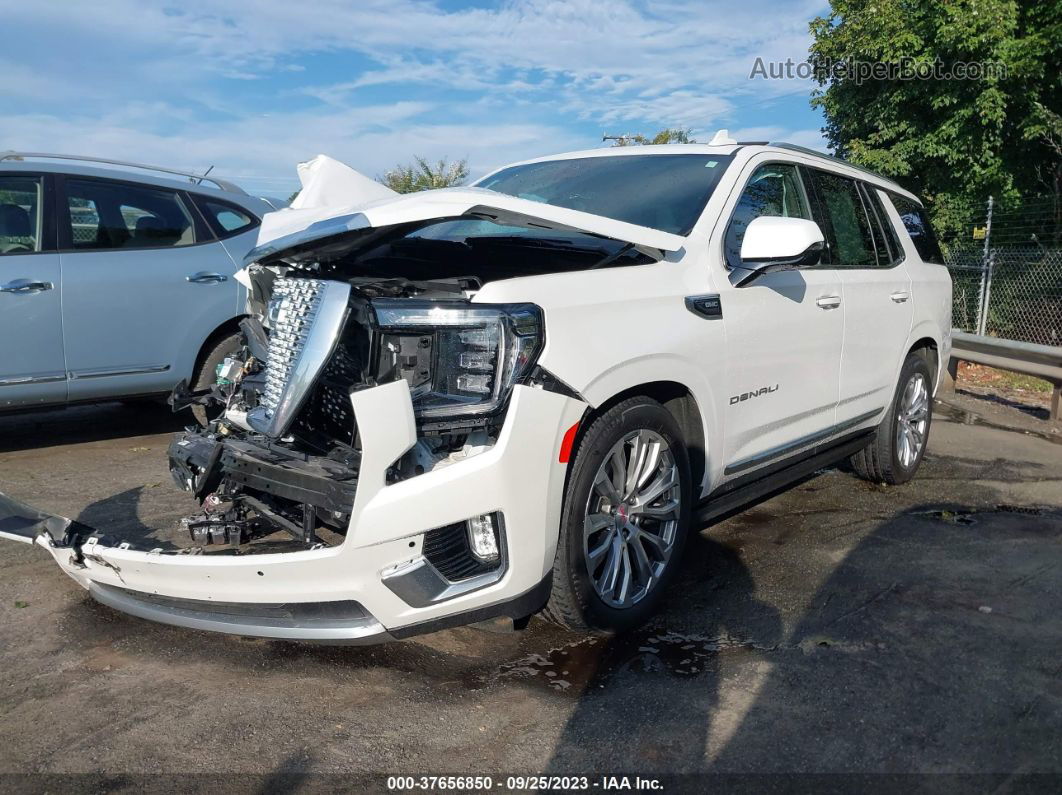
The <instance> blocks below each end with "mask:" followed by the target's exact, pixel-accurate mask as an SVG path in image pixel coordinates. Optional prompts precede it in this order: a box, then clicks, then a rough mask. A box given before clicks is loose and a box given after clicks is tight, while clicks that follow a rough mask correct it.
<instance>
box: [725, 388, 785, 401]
mask: <svg viewBox="0 0 1062 795" xmlns="http://www.w3.org/2000/svg"><path fill="white" fill-rule="evenodd" d="M777 391H778V384H775V385H774V386H761V387H760V388H759V389H750V390H749V391H748V392H742V393H741V394H740V395H734V396H733V397H731V398H730V405H731V406H733V405H734V404H735V403H741V402H742V401H743V400H748V399H749V398H754V397H759V396H760V395H769V394H771V393H772V392H777Z"/></svg>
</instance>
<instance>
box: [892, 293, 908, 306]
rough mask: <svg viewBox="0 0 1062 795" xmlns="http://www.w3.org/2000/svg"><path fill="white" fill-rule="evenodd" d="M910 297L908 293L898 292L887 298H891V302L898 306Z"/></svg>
mask: <svg viewBox="0 0 1062 795" xmlns="http://www.w3.org/2000/svg"><path fill="white" fill-rule="evenodd" d="M910 297H911V294H910V293H909V292H906V291H900V292H898V293H893V294H892V295H890V296H889V298H891V299H892V300H893V301H895V302H896V303H898V304H902V303H903V302H904V301H906V300H907V299H908V298H910Z"/></svg>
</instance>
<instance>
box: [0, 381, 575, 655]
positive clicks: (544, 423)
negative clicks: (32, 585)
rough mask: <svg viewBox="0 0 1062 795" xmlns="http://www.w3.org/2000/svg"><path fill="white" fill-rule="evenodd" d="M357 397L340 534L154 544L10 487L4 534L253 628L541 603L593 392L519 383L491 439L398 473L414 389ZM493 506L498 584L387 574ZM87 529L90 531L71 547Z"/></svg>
mask: <svg viewBox="0 0 1062 795" xmlns="http://www.w3.org/2000/svg"><path fill="white" fill-rule="evenodd" d="M351 402H352V404H353V408H354V414H355V417H356V419H357V423H358V428H359V432H360V434H361V440H362V460H361V471H360V475H359V479H358V486H357V492H356V496H355V499H354V505H353V508H352V511H351V519H350V525H349V527H348V530H347V534H346V538H345V540H344V542H343V543H342V544H340V545H338V546H334V547H329V548H324V549H309V550H300V551H295V552H284V553H273V554H253V555H242V556H233V555H217V556H214V555H194V554H178V553H169V552H163V551H161V550H153V551H150V552H144V551H139V550H134V549H129V548H126V547H123V545H121V544H118V545H113V542H108V541H107V540H106V538H105V537H104V536H101V535H99V534H98V533H95V532H94V531H93V530H92V529H91V528H85V527H84V526H83V525H82V526H79V525H78V524H77V522H71V521H70V520H67V519H63V518H62V517H55V516H51V515H48V514H43V513H40V512H37V511H35V510H34V509H31V508H28V507H27V506H24V505H20V504H19V503H16V502H14V501H11V500H8V499H6V498H3V497H2V496H0V536H4V537H7V538H10V539H15V540H21V541H29V542H34V543H37V544H38V545H40V546H42V547H44V548H45V549H47V550H48V551H49V552H50V553H51V554H52V556H53V557H54V558H55V560H56V562H57V563H58V564H59V566H60V567H61V568H62V569H63V571H65V572H66V573H67V574H69V575H70V576H71V577H72V578H73V579H74V580H76V581H77V582H78V583H79V584H81V585H82V586H83V587H85V588H86V589H87V590H88V591H89V592H90V594H91V595H92V596H93V597H94V598H96V599H97V600H99V601H100V602H102V603H104V604H107V605H109V606H111V607H113V608H115V609H118V610H122V611H124V612H127V613H131V614H133V615H137V616H140V617H142V618H148V619H151V620H155V621H162V622H164V623H169V624H177V625H181V626H187V627H193V628H197V629H207V630H212V631H218V632H227V633H233V634H240V635H248V636H254V637H265V638H278V639H286V640H301V641H316V642H326V643H371V642H379V641H381V640H386V639H388V637H389V636H392V635H393V636H403V637H404V636H407V635H410V634H415V632H417V631H430V630H431V629H434V628H437V627H440V626H446V625H454V624H458V623H462V619H467V620H468V621H476V620H481V619H482V618H486V617H487V616H488V615H490V614H491V613H492V611H493V612H494V614H495V615H506V614H510V615H511V614H513V613H514V612H516V611H518V610H526V611H527V612H533V611H534V610H536V609H537V608H538V607H541V605H542V603H543V602H544V600H545V598H546V596H548V574H549V572H550V571H551V569H552V566H553V558H554V555H555V553H556V545H557V536H558V527H559V523H560V510H561V503H562V498H563V490H564V476H565V465H564V464H561V463H559V460H558V451H559V450H560V447H561V441H562V438H563V435H564V432H565V430H566V429H568V428H569V427H571V426H572V425H573V424H574V423H576V422H577V421H578V420H579V418H580V417H581V416H582V413H583V411H584V409H585V407H586V404H585V403H583V402H582V401H579V400H576V399H573V398H570V397H567V396H564V395H559V394H556V393H553V392H547V391H544V390H540V389H533V388H530V387H525V386H517V387H515V388H514V390H513V395H512V398H511V403H510V405H509V409H508V412H507V415H506V419H505V423H504V425H503V427H502V430H501V432H500V434H499V436H498V439H497V441H496V443H495V444H494V446H493V447H491V448H490V449H489V450H486V451H484V452H482V453H480V454H479V455H476V456H474V457H471V458H469V459H467V460H464V461H461V462H459V463H454V464H451V465H449V466H446V467H444V468H441V469H436V470H433V471H430V472H426V473H424V474H422V475H418V476H416V477H413V478H409V479H408V480H404V481H400V482H397V483H393V484H390V485H388V484H387V483H386V473H387V470H388V468H389V467H390V466H391V465H392V464H393V463H394V462H395V461H396V460H397V459H398V458H399V457H401V456H402V455H403V454H404V453H405V452H406V451H407V450H409V449H410V447H412V445H413V444H414V443H415V441H416V425H415V422H414V417H413V407H412V403H411V401H410V397H409V390H408V387H407V385H406V383H405V382H404V381H398V382H395V383H391V384H385V385H383V386H379V387H375V388H373V389H368V390H364V391H360V392H356V393H354V394H352V395H351ZM487 513H500V514H501V515H502V516H503V517H504V521H505V544H506V550H505V553H506V558H507V567H506V569H505V572H504V574H503V575H502V576H501V577H500V578H499V579H497V581H496V582H493V583H490V584H487V585H485V586H483V587H481V588H477V589H474V590H471V591H462V590H461V589H457V590H456V591H454V592H453V595H449V594H448V595H447V598H443V599H439V600H435V601H429V600H423V599H419V600H418V599H412V600H411V601H412V602H414V603H415V604H410V602H409V601H406V600H404V599H403V598H401V596H399V594H398V593H396V592H395V590H394V589H393V588H391V587H388V586H387V584H385V582H384V577H385V576H386V575H389V574H390V575H393V574H394V572H396V571H404V570H408V569H416V568H417V567H418V566H419V565H423V564H421V563H420V561H422V560H423V558H422V555H421V547H422V544H423V534H424V533H425V532H427V531H428V530H432V529H434V528H438V527H443V526H446V525H450V524H454V523H457V522H461V521H464V520H465V519H467V518H469V517H472V516H477V515H480V514H487ZM104 532H105V529H104ZM77 534H80V535H81V537H82V538H83V539H84V538H85V536H86V535H87V539H85V540H84V543H81V544H80V545H73V546H72V545H71V543H70V539H71V537H73V536H75V535H77ZM544 584H545V587H544ZM425 602H427V603H425ZM533 602H538V604H532V603H533ZM355 605H356V607H355ZM344 611H346V612H344ZM525 614H526V613H525ZM322 616H324V617H322ZM514 617H517V616H516V615H514Z"/></svg>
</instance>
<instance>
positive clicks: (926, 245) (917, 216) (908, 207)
mask: <svg viewBox="0 0 1062 795" xmlns="http://www.w3.org/2000/svg"><path fill="white" fill-rule="evenodd" d="M889 199H890V200H891V201H892V205H893V207H895V208H896V212H897V213H898V214H899V216H900V219H901V220H902V221H903V225H904V228H905V229H906V230H907V234H908V235H910V236H911V242H912V243H914V247H915V249H916V250H917V251H918V256H919V257H921V258H922V261H923V262H936V263H938V264H940V265H943V264H944V256H943V255H942V254H941V253H940V246H939V245H937V237H936V235H934V234H933V227H932V226H930V225H929V219H928V218H927V217H926V211H925V209H924V208H923V207H921V206H920V205H918V204H915V203H914V202H913V201H911V200H910V199H905V198H904V197H903V196H897V195H896V194H890V195H889Z"/></svg>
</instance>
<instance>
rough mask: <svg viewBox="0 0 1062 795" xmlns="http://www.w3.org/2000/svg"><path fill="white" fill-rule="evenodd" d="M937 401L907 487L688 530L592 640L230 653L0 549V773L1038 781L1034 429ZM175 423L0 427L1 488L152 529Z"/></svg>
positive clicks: (16, 776)
mask: <svg viewBox="0 0 1062 795" xmlns="http://www.w3.org/2000/svg"><path fill="white" fill-rule="evenodd" d="M948 399H949V401H952V402H953V403H954V404H955V405H952V406H938V410H937V413H936V414H935V419H934V426H933V430H932V435H931V441H930V447H929V453H928V455H927V458H926V460H925V462H924V464H923V468H922V470H921V472H920V474H919V477H918V478H917V479H916V480H915V481H914V482H912V483H911V484H909V485H907V486H904V487H900V488H885V487H877V486H872V485H869V484H866V483H863V482H861V481H859V480H857V479H855V477H854V476H852V475H851V474H850V473H848V472H846V471H844V470H843V469H831V470H827V471H824V472H822V473H820V474H819V475H818V476H817V477H815V478H813V479H810V480H807V481H805V482H804V483H802V484H801V485H799V486H797V487H796V488H794V489H793V490H791V491H789V492H787V493H785V494H782V495H780V496H777V497H775V498H773V499H771V500H769V501H766V502H763V503H761V504H760V505H758V506H755V507H753V508H751V509H750V510H748V511H747V512H745V513H743V514H740V515H738V516H736V517H734V518H732V519H730V520H728V521H726V522H723V523H720V524H717V525H715V526H713V527H709V528H706V529H704V530H702V531H701V532H700V534H699V535H697V536H696V537H695V538H694V539H693V540H692V543H691V547H690V550H689V554H688V555H687V560H686V562H685V570H684V573H683V576H682V577H681V578H680V581H679V582H678V583H677V584H676V585H675V586H674V588H673V592H672V594H671V598H670V600H669V603H668V606H667V609H666V610H665V611H664V613H663V614H662V615H661V616H660V617H659V619H657V620H656V621H655V622H654V623H653V624H651V625H650V626H648V627H646V628H644V629H643V630H641V631H639V632H637V633H634V634H632V635H630V636H627V637H623V638H618V639H612V640H586V639H583V638H580V637H577V636H572V635H568V634H566V633H564V632H561V631H559V630H557V629H555V628H553V627H551V626H549V625H546V624H545V623H543V622H541V621H538V620H534V621H532V623H531V625H530V627H529V629H527V630H525V631H523V632H511V631H510V632H505V631H501V630H502V628H500V627H495V628H493V629H494V631H488V629H487V628H482V627H478V628H462V629H457V630H450V631H446V632H440V633H437V634H434V635H429V636H424V637H421V638H418V639H415V640H412V641H406V642H401V643H392V644H388V645H384V646H379V647H373V648H327V647H315V646H299V645H294V644H286V643H278V642H269V641H259V640H241V639H236V638H230V637H225V636H216V635H211V634H205V633H196V632H192V631H188V630H181V629H176V628H170V627H165V626H160V625H154V624H150V623H146V622H143V621H140V620H138V619H135V618H131V617H127V616H124V615H122V614H119V613H115V612H113V611H110V610H108V609H107V608H105V607H102V606H99V605H97V604H95V603H94V602H93V601H92V600H91V599H89V598H88V596H87V595H86V594H85V593H84V592H83V591H82V590H81V589H80V588H79V587H78V586H77V585H76V584H75V583H74V582H73V581H72V580H69V579H68V578H66V577H65V576H63V575H62V573H61V572H60V571H59V570H58V569H57V568H56V567H55V565H54V563H52V562H51V559H50V558H49V557H48V556H47V555H46V554H45V553H44V552H43V551H40V550H37V549H34V548H32V547H29V546H25V545H20V544H14V543H5V544H3V545H0V550H2V552H0V625H2V629H0V749H2V750H0V773H3V774H7V775H6V776H0V782H2V784H3V786H4V788H5V789H24V788H32V789H38V790H45V789H47V790H52V791H54V790H55V789H61V788H63V787H64V786H72V787H78V788H82V789H84V788H92V789H120V790H130V791H133V790H144V789H166V788H173V789H195V788H199V789H202V790H210V789H219V788H225V789H230V788H235V789H256V790H261V791H268V790H271V789H275V788H278V787H281V786H282V787H285V788H299V787H300V786H301V787H304V788H312V785H313V784H314V783H317V784H319V785H321V787H322V788H325V789H328V788H331V787H332V786H334V785H336V784H337V783H342V784H344V785H348V786H352V785H356V784H358V783H366V782H367V781H368V779H366V778H365V777H375V776H380V775H391V774H403V775H406V774H409V775H420V774H445V773H461V774H477V775H482V774H494V775H496V776H499V775H504V774H525V775H526V774H530V773H538V772H550V773H555V774H576V773H581V774H591V775H592V776H593V778H592V779H591V780H592V782H594V783H595V784H596V783H597V782H598V781H599V779H598V777H599V776H601V775H608V774H620V773H640V774H642V775H646V776H649V775H651V776H672V775H674V774H689V773H712V774H716V775H719V776H723V775H725V774H735V773H736V774H745V773H757V774H761V775H762V774H774V773H780V774H786V775H793V774H812V773H817V774H838V773H843V774H848V775H849V776H862V777H870V778H861V779H859V780H860V781H863V782H864V783H865V782H874V781H879V782H880V781H885V780H890V781H891V780H892V779H882V778H877V777H876V776H877V774H909V773H924V774H971V775H972V776H973V777H972V778H966V779H951V778H936V779H930V780H931V781H938V782H945V781H947V782H952V783H955V782H961V788H962V790H963V791H969V790H984V791H989V790H995V789H996V788H999V787H1001V785H1006V784H1008V783H1010V784H1014V783H1015V782H1021V785H1022V786H1030V785H1031V786H1035V787H1037V788H1047V789H1052V788H1053V789H1054V790H1055V791H1058V788H1059V786H1062V741H1060V738H1062V654H1060V649H1062V585H1060V583H1062V444H1059V436H1058V434H1057V432H1052V429H1051V428H1049V427H1048V424H1047V423H1043V422H1042V421H1039V420H1037V419H1035V418H1034V417H1032V418H1031V417H1030V416H1029V415H1027V414H1022V412H1021V411H1020V410H1018V409H1014V408H1012V407H1010V406H1006V405H1002V404H991V405H989V404H988V403H986V401H983V400H980V401H979V400H978V399H977V398H975V397H970V396H963V395H959V396H958V397H949V398H948ZM971 401H973V404H972V405H971ZM982 404H984V405H982ZM971 408H972V409H973V410H975V411H977V412H978V414H979V416H975V415H973V414H970V413H969V411H970V410H971ZM178 424H179V423H176V422H175V421H174V419H173V417H172V416H170V415H168V414H167V413H166V412H165V411H164V410H162V409H158V408H155V407H152V406H147V407H141V408H137V409H131V408H128V407H123V406H119V405H117V404H104V405H100V406H90V407H82V408H75V409H69V410H66V411H62V412H47V413H46V412H40V413H36V414H23V415H10V416H7V417H0V490H3V491H5V492H7V493H8V494H10V495H11V496H13V497H15V498H17V499H21V500H24V501H27V502H30V503H31V504H34V505H36V506H38V507H40V508H43V509H45V510H49V511H52V512H56V513H60V514H63V515H67V516H73V517H77V518H79V519H81V520H82V521H84V522H86V523H88V524H92V525H96V526H111V527H132V528H141V529H143V528H144V527H149V528H155V527H166V526H169V525H170V524H172V522H174V521H175V519H176V518H177V517H179V516H181V515H183V514H184V513H186V512H188V509H189V506H190V501H189V499H188V498H187V495H185V494H183V493H182V492H179V491H177V490H176V489H175V488H174V487H173V486H172V483H171V481H170V479H169V476H168V473H167V471H166V465H165V448H166V445H167V443H168V440H169V437H170V433H171V432H172V431H174V430H176V429H177V426H178ZM45 774H53V775H52V776H51V777H49V776H48V775H45ZM60 774H66V775H60ZM1033 774H1047V776H1046V777H1043V778H1041V777H1037V776H1035V775H1033ZM1015 776H1017V777H1018V778H1015ZM1030 776H1031V777H1030ZM719 780H720V781H724V780H725V781H729V782H731V783H733V782H734V781H739V779H719ZM787 780H788V779H787ZM797 780H798V781H807V782H811V781H816V780H815V779H797ZM498 781H502V782H503V781H504V779H496V784H495V787H494V788H495V789H501V788H502V787H501V785H500V784H499V783H497V782H498ZM666 781H667V782H669V785H671V784H673V785H675V786H676V787H677V786H679V785H682V784H685V785H686V786H687V787H690V786H693V785H692V784H691V782H693V781H694V779H681V778H668V779H666ZM745 781H747V780H745ZM756 781H758V782H760V783H766V782H767V781H772V782H774V781H776V780H775V779H756ZM903 781H904V783H903V784H902V786H904V787H905V788H906V787H907V784H908V783H913V782H908V781H907V780H903ZM840 782H844V784H845V786H846V787H847V786H848V785H849V784H851V782H850V781H849V779H843V778H834V777H831V778H828V779H824V780H822V781H821V782H820V784H823V786H826V787H828V786H830V785H831V784H832V785H834V786H837V785H839V783H840ZM372 783H373V784H374V786H375V787H376V788H382V787H383V786H384V785H385V781H384V780H383V779H373V780H372ZM956 786H960V785H959V784H956ZM592 788H596V787H592ZM1002 788H1003V789H1013V788H1014V787H1013V786H1012V787H1008V786H1002Z"/></svg>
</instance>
